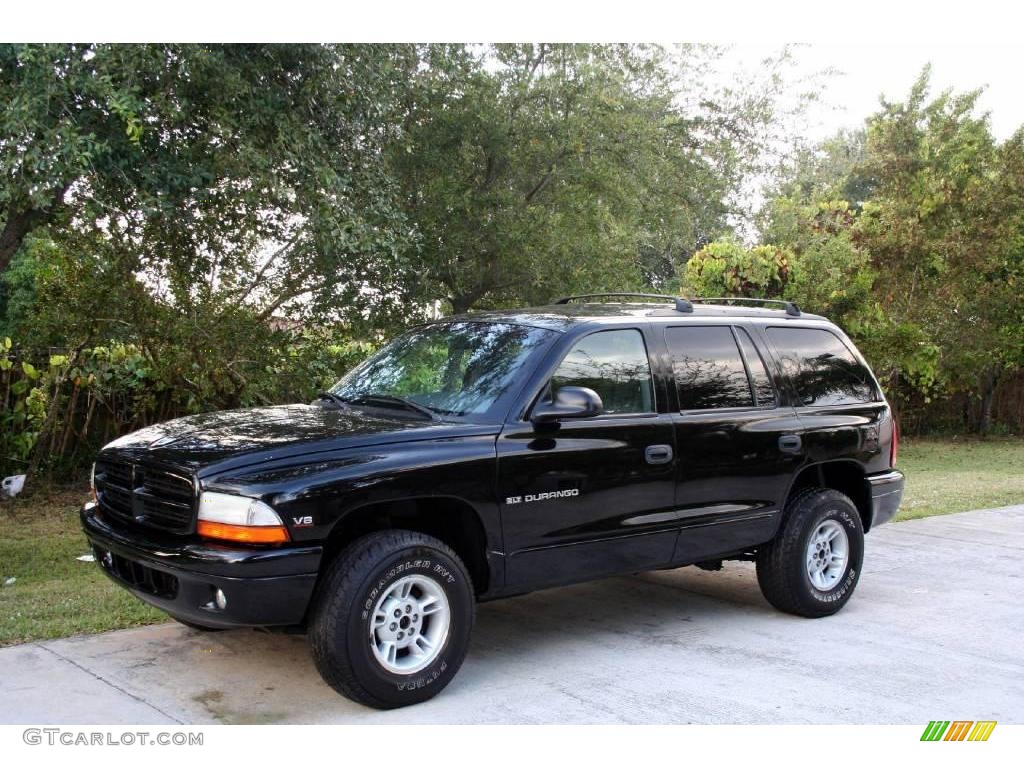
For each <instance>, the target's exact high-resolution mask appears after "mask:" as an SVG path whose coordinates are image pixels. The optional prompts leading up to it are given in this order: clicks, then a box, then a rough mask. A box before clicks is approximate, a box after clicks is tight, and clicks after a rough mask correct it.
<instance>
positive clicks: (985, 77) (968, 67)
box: [729, 44, 1024, 140]
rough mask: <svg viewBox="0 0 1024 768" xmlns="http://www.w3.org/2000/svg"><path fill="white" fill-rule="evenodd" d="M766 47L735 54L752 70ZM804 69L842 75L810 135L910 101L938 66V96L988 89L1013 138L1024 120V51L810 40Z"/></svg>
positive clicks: (1002, 133) (997, 122) (1003, 134)
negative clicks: (882, 98) (928, 70)
mask: <svg viewBox="0 0 1024 768" xmlns="http://www.w3.org/2000/svg"><path fill="white" fill-rule="evenodd" d="M777 50H778V48H777V47H776V48H775V49H771V48H767V47H763V46H750V45H743V44H737V45H735V46H733V47H732V50H731V52H730V54H729V55H730V56H731V57H735V59H736V60H737V62H739V63H740V64H741V65H742V66H744V67H747V66H750V65H756V62H757V61H759V60H760V59H762V58H764V56H766V55H769V54H771V53H773V52H777ZM795 56H796V59H797V61H798V69H797V71H798V72H800V73H805V74H812V73H814V72H816V71H820V70H824V69H828V68H832V69H836V70H838V71H839V72H840V74H837V75H834V76H832V77H830V78H828V79H827V80H826V83H827V88H826V90H825V93H824V103H823V104H822V106H821V107H820V108H819V107H816V108H814V109H813V110H812V111H811V113H810V115H809V118H810V124H809V125H808V126H807V135H809V136H811V137H814V138H824V137H825V136H829V135H831V134H833V133H835V132H836V131H837V130H838V129H839V128H842V127H857V126H860V125H861V124H862V123H863V120H864V118H865V117H867V116H868V115H869V114H871V113H872V112H875V111H876V110H877V108H878V97H879V95H880V94H885V95H886V97H888V98H889V99H892V100H902V99H904V98H906V95H907V93H908V92H909V91H910V86H911V84H912V83H913V82H914V79H915V78H916V77H917V75H918V74H919V73H920V72H921V68H922V67H923V66H924V65H925V64H926V63H928V62H931V64H932V93H933V95H935V94H938V93H939V92H940V91H942V90H943V89H945V88H953V89H954V90H955V91H968V90H972V89H975V88H978V87H981V86H986V88H985V92H984V94H983V95H982V97H981V99H980V101H979V107H980V109H981V110H983V111H988V112H989V113H990V119H991V125H992V130H993V133H994V134H995V136H996V138H998V139H999V140H1005V139H1007V138H1009V137H1010V136H1011V135H1012V134H1013V133H1014V132H1015V131H1016V130H1017V129H1018V128H1019V127H1021V125H1024V88H1022V74H1024V70H1022V63H1021V62H1022V49H1021V47H1020V46H1008V45H986V46H980V45H979V46H954V45H942V44H931V45H910V46H908V45H895V44H883V45H876V46H852V45H850V46H845V45H832V44H829V45H809V46H800V47H799V48H797V49H796V50H795Z"/></svg>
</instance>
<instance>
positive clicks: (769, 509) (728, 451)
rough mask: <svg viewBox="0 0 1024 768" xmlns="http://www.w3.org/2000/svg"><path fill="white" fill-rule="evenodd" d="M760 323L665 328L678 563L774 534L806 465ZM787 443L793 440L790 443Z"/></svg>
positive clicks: (754, 541) (676, 555) (725, 551)
mask: <svg viewBox="0 0 1024 768" xmlns="http://www.w3.org/2000/svg"><path fill="white" fill-rule="evenodd" d="M756 330H757V329H756V328H753V327H751V328H749V329H748V328H747V327H744V326H740V325H732V324H720V325H689V324H688V325H679V326H669V327H667V328H666V329H665V343H666V346H667V350H668V356H669V361H670V363H671V369H672V377H673V379H674V381H675V393H676V396H677V404H676V405H677V413H676V414H675V415H674V417H673V422H674V428H675V443H676V452H677V456H678V463H677V469H676V494H675V497H676V507H677V516H678V521H679V527H680V533H679V537H678V540H677V543H676V548H675V554H674V557H673V560H674V562H677V563H686V562H696V561H698V560H702V559H710V558H712V557H715V556H717V555H723V554H727V553H730V552H734V551H736V550H740V549H743V548H745V547H748V546H753V545H755V544H759V543H762V542H764V541H767V540H769V539H770V538H771V537H772V535H773V534H774V532H775V528H776V526H777V523H778V519H779V517H780V504H781V502H782V499H783V497H784V495H785V493H786V490H787V488H788V484H789V481H790V479H791V478H792V475H793V473H794V472H795V470H796V467H797V466H798V465H799V463H800V453H801V448H800V446H799V445H797V444H796V442H795V441H794V440H793V436H794V435H795V434H796V433H797V432H798V430H799V421H798V419H797V418H796V415H795V414H794V412H793V409H792V408H790V407H788V406H784V405H783V404H782V403H783V402H784V400H783V399H782V398H781V397H780V393H779V390H778V387H777V384H776V381H775V377H774V376H773V375H772V374H771V366H770V365H769V364H768V362H767V361H768V358H767V356H766V355H765V354H764V352H765V350H764V348H763V345H762V346H760V347H759V345H758V344H755V342H754V337H755V336H753V335H752V333H751V332H753V333H754V334H755V335H756ZM787 441H788V442H787Z"/></svg>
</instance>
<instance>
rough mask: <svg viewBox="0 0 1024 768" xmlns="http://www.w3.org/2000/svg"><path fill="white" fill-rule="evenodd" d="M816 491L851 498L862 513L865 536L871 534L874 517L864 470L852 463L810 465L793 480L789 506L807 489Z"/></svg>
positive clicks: (838, 460)
mask: <svg viewBox="0 0 1024 768" xmlns="http://www.w3.org/2000/svg"><path fill="white" fill-rule="evenodd" d="M815 487H817V488H831V489H833V490H836V491H839V492H840V493H843V494H845V495H847V496H849V497H850V500H851V501H852V502H853V503H854V505H855V506H856V507H857V511H858V512H859V513H860V520H861V525H863V527H864V532H865V533H867V532H868V530H869V529H870V528H871V517H872V511H871V486H870V484H869V483H868V479H867V473H866V472H865V471H864V467H862V466H861V465H860V464H859V463H858V462H856V461H854V460H853V459H834V460H831V461H822V462H817V463H815V464H808V465H807V466H805V467H802V468H801V469H800V471H799V472H798V473H797V475H796V477H794V478H793V482H792V483H791V484H790V486H789V492H788V493H787V494H786V504H789V500H790V499H792V498H793V497H794V496H795V495H796V494H798V493H800V491H802V490H804V489H805V488H815ZM783 509H785V506H783Z"/></svg>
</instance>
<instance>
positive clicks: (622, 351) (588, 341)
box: [551, 329, 654, 413]
mask: <svg viewBox="0 0 1024 768" xmlns="http://www.w3.org/2000/svg"><path fill="white" fill-rule="evenodd" d="M561 387H590V388H591V389H592V390H594V391H595V392H597V394H599V395H600V396H601V401H602V402H603V403H604V412H605V413H650V412H652V411H653V410H654V395H653V390H652V387H651V366H650V363H648V361H647V347H646V346H645V345H644V337H643V335H642V334H641V333H640V331H637V330H633V329H627V330H621V331H599V332H598V333H592V334H590V335H589V336H587V337H586V338H584V339H581V340H580V341H579V342H578V343H577V344H576V346H574V347H573V348H572V349H571V350H570V351H569V354H567V355H566V356H565V358H564V359H563V360H562V364H561V365H559V366H558V370H557V371H555V375H554V376H552V377H551V390H552V392H554V391H557V390H558V389H560V388H561Z"/></svg>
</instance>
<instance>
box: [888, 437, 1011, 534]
mask: <svg viewBox="0 0 1024 768" xmlns="http://www.w3.org/2000/svg"><path fill="white" fill-rule="evenodd" d="M896 465H897V466H898V467H899V468H900V469H901V470H903V472H904V473H906V475H907V487H906V490H905V491H904V493H903V506H902V507H901V509H900V513H899V516H898V517H897V518H896V519H897V520H911V519H913V518H916V517H928V516H929V515H945V514H949V513H950V512H964V511H966V510H968V509H984V508H986V507H1005V506H1008V505H1010V504H1024V440H1022V439H1020V438H991V439H988V440H907V441H906V442H904V443H901V444H900V455H899V458H898V459H897V460H896Z"/></svg>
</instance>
